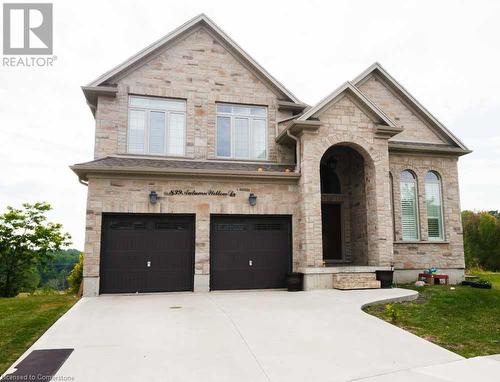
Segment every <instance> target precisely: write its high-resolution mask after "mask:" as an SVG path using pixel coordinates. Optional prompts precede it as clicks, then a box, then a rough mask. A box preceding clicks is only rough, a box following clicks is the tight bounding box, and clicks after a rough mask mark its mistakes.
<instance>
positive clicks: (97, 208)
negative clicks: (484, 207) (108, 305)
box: [84, 176, 298, 295]
mask: <svg viewBox="0 0 500 382" xmlns="http://www.w3.org/2000/svg"><path fill="white" fill-rule="evenodd" d="M88 188H89V191H88V196H87V218H86V219H87V223H86V228H85V229H86V235H85V263H84V275H85V277H86V278H88V279H91V278H92V279H95V280H97V279H98V277H99V261H100V250H101V248H100V246H101V222H102V214H103V213H105V212H120V213H189V214H196V221H195V225H196V231H195V232H196V237H195V286H196V285H197V286H198V288H199V289H201V290H208V277H203V275H205V276H207V275H209V274H210V269H209V264H210V261H209V253H210V252H209V251H210V248H209V245H210V238H209V233H210V215H211V214H235V215H245V214H255V215H267V214H271V215H290V216H292V228H293V229H294V231H293V238H297V237H298V235H297V227H298V224H297V199H298V187H297V184H296V182H286V183H282V182H280V183H276V182H265V181H262V182H259V184H255V182H253V181H248V180H246V181H245V180H238V181H234V180H233V181H228V180H224V179H201V180H197V181H196V180H191V179H185V178H175V177H173V178H172V177H169V178H155V177H137V178H133V179H130V178H123V177H119V176H118V177H112V178H109V177H104V178H101V177H92V178H90V179H89V187H88ZM177 189H180V190H186V189H196V190H210V189H212V190H223V191H230V190H231V191H234V192H235V194H236V196H235V197H228V196H203V197H200V196H179V195H168V194H169V192H170V190H177ZM152 190H155V191H156V192H157V193H158V195H160V199H159V201H158V203H157V204H155V205H152V204H151V203H149V200H148V194H149V192H150V191H152ZM251 192H253V193H255V194H256V195H258V196H259V201H258V203H257V205H256V206H253V207H252V206H250V205H249V204H248V195H249V194H250V193H251ZM297 247H298V242H297V240H293V248H294V252H296V250H297ZM297 261H298V260H297V259H294V266H295V267H297V266H298V264H297ZM85 287H88V288H87V290H85V294H86V295H95V294H96V288H98V281H90V282H89V283H88V285H87V284H85ZM97 290H98V289H97Z"/></svg>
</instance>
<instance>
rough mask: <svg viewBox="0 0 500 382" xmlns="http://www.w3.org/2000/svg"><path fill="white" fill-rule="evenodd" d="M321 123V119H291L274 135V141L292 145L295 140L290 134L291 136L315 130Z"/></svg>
mask: <svg viewBox="0 0 500 382" xmlns="http://www.w3.org/2000/svg"><path fill="white" fill-rule="evenodd" d="M321 125H322V123H321V121H317V120H307V121H298V120H293V121H291V122H290V123H289V125H288V126H287V128H286V129H284V130H283V131H282V132H281V133H280V134H279V135H278V136H277V137H276V139H275V141H276V143H279V144H281V145H293V144H295V140H294V139H293V138H292V137H290V134H291V135H293V136H299V135H300V134H301V133H303V132H304V131H316V130H318V129H319V128H320V126H321Z"/></svg>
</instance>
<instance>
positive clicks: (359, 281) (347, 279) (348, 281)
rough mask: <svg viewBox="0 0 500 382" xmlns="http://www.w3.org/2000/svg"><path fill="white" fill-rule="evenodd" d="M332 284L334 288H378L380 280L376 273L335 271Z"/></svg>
mask: <svg viewBox="0 0 500 382" xmlns="http://www.w3.org/2000/svg"><path fill="white" fill-rule="evenodd" d="M332 277H333V280H332V286H333V288H334V289H342V290H348V289H378V288H380V281H378V280H377V278H376V275H375V273H366V272H362V273H354V272H353V273H335V274H333V275H332Z"/></svg>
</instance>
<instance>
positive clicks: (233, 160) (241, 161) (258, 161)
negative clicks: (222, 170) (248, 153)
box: [207, 157, 275, 164]
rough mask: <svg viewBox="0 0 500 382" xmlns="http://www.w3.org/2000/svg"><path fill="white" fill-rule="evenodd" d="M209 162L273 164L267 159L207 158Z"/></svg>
mask: <svg viewBox="0 0 500 382" xmlns="http://www.w3.org/2000/svg"><path fill="white" fill-rule="evenodd" d="M207 160H209V161H218V162H240V163H269V164H273V163H275V162H271V161H270V160H269V159H242V158H227V157H213V158H207Z"/></svg>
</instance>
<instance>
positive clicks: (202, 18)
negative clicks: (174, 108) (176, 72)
mask: <svg viewBox="0 0 500 382" xmlns="http://www.w3.org/2000/svg"><path fill="white" fill-rule="evenodd" d="M200 23H204V24H206V26H208V27H209V28H210V29H211V30H212V31H213V32H215V33H216V34H217V35H218V36H219V37H220V38H222V40H224V42H226V43H227V44H228V45H229V47H230V48H232V49H233V50H234V51H235V52H236V53H237V54H238V55H239V56H241V58H243V59H244V60H245V61H247V62H248V63H249V64H250V66H252V67H253V68H254V69H255V70H256V71H257V72H258V73H260V74H261V75H262V76H263V77H264V78H265V79H266V80H267V81H269V82H270V83H271V84H272V85H273V86H274V87H275V88H276V89H278V90H279V91H280V92H281V93H282V94H283V95H285V96H286V97H287V98H288V99H290V100H291V101H293V102H295V103H302V102H301V101H300V100H299V99H298V98H297V97H296V96H295V95H294V94H293V93H292V92H291V91H290V90H288V89H287V88H286V87H285V86H284V85H283V84H282V83H281V82H280V81H278V80H277V79H276V78H274V77H273V76H272V75H271V74H270V73H269V72H268V71H267V70H266V69H264V67H262V66H261V65H260V64H259V63H258V62H257V61H256V60H255V59H254V58H252V57H251V56H250V55H249V54H248V53H247V52H246V51H244V50H243V49H242V48H241V47H240V46H239V45H238V44H237V43H236V42H235V41H234V40H233V39H232V38H231V37H229V35H228V34H227V33H225V32H224V31H223V30H222V29H221V28H220V27H219V26H218V25H217V24H216V23H215V22H214V21H212V20H211V19H210V18H209V17H208V16H207V15H206V14H204V13H200V14H199V15H197V16H195V17H193V18H192V19H190V20H188V21H186V22H185V23H184V24H182V25H180V26H179V27H177V28H176V29H174V30H173V31H171V32H169V33H167V34H166V35H165V36H163V37H162V38H160V39H158V40H156V41H155V42H153V43H152V44H150V45H148V46H146V47H145V48H143V49H141V50H140V51H139V52H137V53H136V54H135V55H133V56H131V57H129V58H128V59H127V60H125V61H123V62H122V63H121V64H119V65H117V66H115V67H114V68H112V69H110V70H109V71H107V72H105V73H104V74H102V75H101V76H99V77H97V78H96V79H95V80H93V81H91V82H90V83H89V84H88V85H87V86H90V87H95V86H99V85H102V84H103V83H104V82H105V81H107V80H109V79H111V78H113V77H116V76H117V75H119V74H120V73H123V72H124V71H126V70H127V69H129V68H130V67H131V66H132V65H135V64H136V63H138V62H140V60H142V59H144V58H145V57H147V56H149V55H151V54H154V53H155V52H157V51H158V50H159V49H161V48H162V47H163V46H165V45H166V44H168V43H169V42H171V41H173V40H175V38H177V37H179V36H180V35H182V34H183V33H185V32H187V31H188V30H190V29H191V28H193V27H195V26H196V25H198V24H200Z"/></svg>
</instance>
